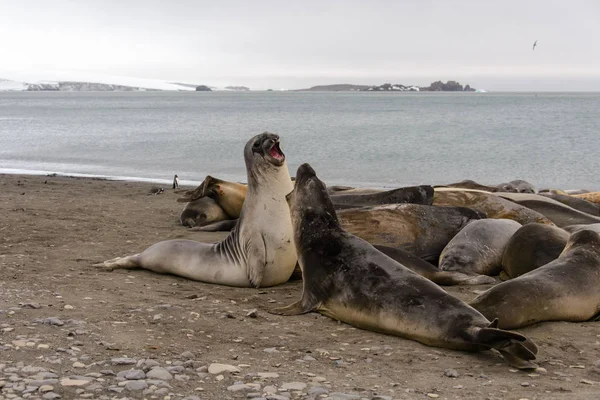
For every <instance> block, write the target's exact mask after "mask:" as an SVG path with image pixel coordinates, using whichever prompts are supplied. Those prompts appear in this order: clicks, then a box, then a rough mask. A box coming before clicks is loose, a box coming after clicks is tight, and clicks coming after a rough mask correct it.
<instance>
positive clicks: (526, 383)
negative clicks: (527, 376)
mask: <svg viewBox="0 0 600 400" xmlns="http://www.w3.org/2000/svg"><path fill="white" fill-rule="evenodd" d="M521 386H523V387H527V386H529V382H521Z"/></svg>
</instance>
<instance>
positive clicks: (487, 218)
mask: <svg viewBox="0 0 600 400" xmlns="http://www.w3.org/2000/svg"><path fill="white" fill-rule="evenodd" d="M244 159H245V162H246V169H247V176H248V184H247V185H245V184H241V183H234V182H227V181H223V180H219V179H216V178H213V177H211V176H208V177H207V178H206V179H205V180H204V182H203V183H202V185H200V186H199V187H198V188H197V189H196V190H194V191H190V192H187V193H186V196H185V197H184V198H182V199H181V200H180V201H185V202H187V204H186V208H185V209H184V210H183V212H182V214H181V223H182V224H183V225H187V226H196V227H199V229H221V228H223V229H231V228H233V229H232V230H231V233H230V234H229V236H228V237H227V238H226V239H224V240H223V241H221V242H219V243H216V244H208V243H199V242H195V241H190V240H168V241H163V242H159V243H156V244H154V245H152V246H150V247H149V248H147V249H146V250H144V251H143V252H141V253H139V254H135V255H132V256H126V257H120V258H115V259H113V260H108V261H105V262H103V263H100V264H98V265H99V266H102V267H105V268H109V269H113V268H145V269H148V270H151V271H155V272H159V273H171V274H175V275H179V276H182V277H186V278H189V279H193V280H198V281H203V282H208V283H216V284H222V285H229V286H237V287H266V286H273V285H277V284H281V283H284V282H286V281H287V280H288V279H289V278H290V276H291V275H292V272H293V271H294V267H295V266H296V262H297V261H298V262H299V265H300V269H301V273H302V279H303V293H302V298H301V299H300V301H298V302H296V303H294V304H292V305H290V306H288V307H284V308H282V309H277V310H274V311H273V312H274V313H279V314H284V315H294V314H301V313H306V312H310V311H318V312H320V313H322V314H324V315H326V316H329V317H331V318H334V319H337V320H340V321H344V322H347V323H349V324H352V325H355V326H357V327H360V328H364V329H369V330H374V331H379V332H384V333H388V334H393V335H398V336H402V337H406V338H410V339H414V340H417V341H420V342H422V343H425V344H428V345H432V346H439V347H445V348H451V349H459V350H467V351H477V350H485V349H496V350H498V351H499V352H500V353H501V354H502V355H503V356H504V357H505V358H506V360H507V361H508V362H509V363H510V364H511V365H514V366H517V367H519V368H531V367H534V366H535V365H534V364H533V363H532V360H534V359H535V355H536V353H537V348H536V346H535V344H533V342H531V341H530V340H528V339H526V338H525V337H524V336H522V335H520V334H517V333H513V332H507V331H504V330H502V329H512V328H517V327H521V326H526V325H528V324H532V323H536V322H540V321H546V320H570V321H584V320H588V319H590V318H592V317H594V316H595V315H596V314H597V313H598V311H599V310H600V295H598V291H597V290H594V289H596V288H597V287H598V285H599V284H600V272H599V271H600V235H599V234H598V233H596V232H595V231H594V229H596V230H599V231H600V216H598V215H597V214H596V213H595V211H596V208H595V203H594V202H593V201H592V200H593V199H595V197H593V196H588V198H587V200H584V199H579V198H570V197H571V196H570V195H567V194H563V193H554V192H548V193H549V195H538V194H536V193H537V191H536V190H535V188H534V187H533V186H532V185H530V184H528V183H527V182H524V181H512V182H510V183H509V184H502V185H498V186H495V187H494V186H490V187H486V186H485V185H479V184H477V183H476V182H472V181H464V182H461V183H458V184H453V185H448V186H451V187H436V188H435V189H434V188H433V187H431V186H428V185H421V186H415V187H405V188H399V189H393V190H388V191H381V190H368V189H367V190H365V189H352V188H348V187H333V188H329V189H328V188H327V187H326V186H325V184H324V183H323V182H322V181H320V180H319V179H318V178H317V176H316V173H315V172H314V170H313V169H312V168H311V167H310V166H309V165H308V164H304V165H302V166H301V167H300V168H299V169H298V172H297V175H296V179H295V182H294V180H293V179H292V178H290V176H289V172H288V169H287V165H286V160H285V155H284V154H283V152H282V151H281V148H280V145H279V137H278V136H277V135H274V134H271V133H267V132H265V133H263V134H260V135H257V136H255V137H253V138H252V139H251V140H250V141H248V142H247V143H246V146H245V148H244ZM173 185H174V186H178V182H177V176H175V178H174V182H173ZM590 195H593V194H590ZM565 196H566V197H565ZM590 199H592V200H590ZM338 216H339V219H338ZM594 223H598V224H596V225H590V224H594ZM521 224H523V226H521ZM555 224H556V225H558V226H555ZM562 228H564V229H562ZM569 232H572V234H571V236H570V237H569ZM438 263H439V267H436V266H435V265H434V264H438ZM501 268H502V269H503V270H504V273H505V275H506V277H508V278H510V279H511V280H509V281H507V282H504V283H501V284H499V285H496V286H494V287H492V288H491V289H489V290H488V291H486V292H484V293H482V294H481V295H480V296H478V297H477V298H476V299H475V300H474V301H473V302H472V304H471V306H469V305H467V304H466V303H464V302H462V301H461V300H459V299H457V298H455V297H453V296H451V295H450V294H448V293H446V292H445V291H444V290H442V289H441V288H440V287H438V286H437V285H436V283H437V284H441V285H445V284H448V285H452V284H482V283H493V282H495V280H494V279H493V278H491V277H490V276H488V275H496V274H498V272H500V269H501ZM515 293H516V294H517V295H515ZM520 293H527V294H531V295H530V296H519V295H518V294H520ZM499 328H500V329H499Z"/></svg>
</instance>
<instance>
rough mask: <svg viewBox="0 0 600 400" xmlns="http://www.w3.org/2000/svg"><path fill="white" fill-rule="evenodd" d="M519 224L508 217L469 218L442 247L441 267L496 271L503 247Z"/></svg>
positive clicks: (468, 271)
mask: <svg viewBox="0 0 600 400" xmlns="http://www.w3.org/2000/svg"><path fill="white" fill-rule="evenodd" d="M520 227H521V224H519V223H518V222H516V221H513V220H510V219H483V220H480V221H472V222H470V223H469V224H468V225H467V226H465V227H464V228H463V229H462V230H461V231H460V232H458V234H457V235H456V236H454V237H453V238H452V240H450V242H449V243H448V244H447V245H446V247H444V250H443V251H442V254H441V255H440V262H439V267H440V269H441V270H442V271H456V272H462V273H464V274H467V275H490V276H492V275H498V274H499V273H500V271H501V270H502V254H503V253H504V248H505V247H506V245H507V244H508V241H509V240H510V238H511V237H512V236H513V234H514V233H515V232H516V231H517V230H518V229H519V228H520Z"/></svg>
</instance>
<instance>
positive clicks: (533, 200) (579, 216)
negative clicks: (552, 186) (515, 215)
mask: <svg viewBox="0 0 600 400" xmlns="http://www.w3.org/2000/svg"><path fill="white" fill-rule="evenodd" d="M496 195H497V196H499V197H502V198H504V199H507V200H510V201H512V202H514V203H517V204H519V205H522V206H523V207H527V208H529V209H531V210H534V211H536V212H538V213H540V214H542V215H544V216H545V217H546V218H548V219H549V220H550V221H552V222H553V223H554V224H555V225H557V226H560V227H563V226H568V225H575V224H594V223H600V217H595V216H593V215H590V214H586V213H584V212H581V211H579V210H576V209H574V208H572V207H569V206H567V205H566V204H563V203H560V202H558V201H556V200H553V199H551V198H548V197H545V196H540V195H538V194H529V193H496Z"/></svg>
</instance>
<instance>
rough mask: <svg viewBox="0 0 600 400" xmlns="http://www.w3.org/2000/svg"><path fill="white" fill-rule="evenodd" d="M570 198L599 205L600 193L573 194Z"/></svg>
mask: <svg viewBox="0 0 600 400" xmlns="http://www.w3.org/2000/svg"><path fill="white" fill-rule="evenodd" d="M569 194H570V193H569ZM572 196H575V197H577V198H580V199H584V200H587V201H589V202H592V203H594V204H598V205H600V192H589V193H581V194H573V195H572Z"/></svg>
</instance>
